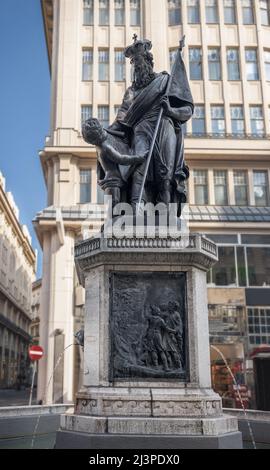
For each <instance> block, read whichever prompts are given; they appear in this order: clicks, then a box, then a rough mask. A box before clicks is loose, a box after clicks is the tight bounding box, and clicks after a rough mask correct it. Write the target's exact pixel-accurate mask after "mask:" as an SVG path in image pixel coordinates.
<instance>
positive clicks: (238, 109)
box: [231, 106, 245, 136]
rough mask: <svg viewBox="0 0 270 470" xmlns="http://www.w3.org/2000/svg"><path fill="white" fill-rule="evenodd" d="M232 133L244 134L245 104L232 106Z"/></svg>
mask: <svg viewBox="0 0 270 470" xmlns="http://www.w3.org/2000/svg"><path fill="white" fill-rule="evenodd" d="M231 122H232V134H233V135H236V136H237V135H244V133H245V121H244V111H243V106H231Z"/></svg>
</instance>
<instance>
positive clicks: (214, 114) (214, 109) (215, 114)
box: [211, 106, 225, 135]
mask: <svg viewBox="0 0 270 470" xmlns="http://www.w3.org/2000/svg"><path fill="white" fill-rule="evenodd" d="M211 118H212V132H213V134H216V135H218V134H221V135H224V133H225V118H224V106H211Z"/></svg>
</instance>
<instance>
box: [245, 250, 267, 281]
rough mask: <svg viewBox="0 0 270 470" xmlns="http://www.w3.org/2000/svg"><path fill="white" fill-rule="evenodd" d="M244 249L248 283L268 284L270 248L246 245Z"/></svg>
mask: <svg viewBox="0 0 270 470" xmlns="http://www.w3.org/2000/svg"><path fill="white" fill-rule="evenodd" d="M246 250H247V262H248V279H249V285H250V286H254V287H263V286H270V248H269V247H268V248H263V247H250V246H248V247H247V248H246Z"/></svg>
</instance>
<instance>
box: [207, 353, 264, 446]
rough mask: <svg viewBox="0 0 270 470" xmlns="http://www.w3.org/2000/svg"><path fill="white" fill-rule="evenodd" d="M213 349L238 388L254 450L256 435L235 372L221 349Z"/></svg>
mask: <svg viewBox="0 0 270 470" xmlns="http://www.w3.org/2000/svg"><path fill="white" fill-rule="evenodd" d="M211 348H212V349H213V350H214V351H216V352H217V353H218V354H219V355H220V356H221V358H222V360H223V362H224V364H225V366H226V367H227V369H228V371H229V374H230V376H231V378H232V380H233V383H234V385H235V387H236V391H237V395H238V398H239V400H240V403H241V406H242V409H243V412H244V416H245V420H246V422H247V425H248V429H249V433H250V437H251V441H252V445H253V447H254V449H256V448H257V447H256V442H255V439H254V434H253V431H252V427H251V424H250V420H249V419H248V415H247V410H246V407H245V405H244V402H243V399H242V396H241V393H240V389H239V384H238V383H237V380H236V378H235V376H234V375H233V372H232V369H231V368H230V366H229V364H228V361H227V359H226V357H225V356H224V354H223V353H222V352H221V351H220V349H218V348H217V347H216V346H213V345H211Z"/></svg>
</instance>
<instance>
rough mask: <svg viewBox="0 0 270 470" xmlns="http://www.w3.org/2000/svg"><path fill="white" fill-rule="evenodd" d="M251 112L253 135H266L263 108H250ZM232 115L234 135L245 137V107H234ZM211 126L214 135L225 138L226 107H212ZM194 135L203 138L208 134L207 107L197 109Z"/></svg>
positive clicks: (194, 119)
mask: <svg viewBox="0 0 270 470" xmlns="http://www.w3.org/2000/svg"><path fill="white" fill-rule="evenodd" d="M249 112H250V129H251V135H252V136H254V137H259V136H263V135H264V134H265V123H264V116H263V109H262V106H250V107H249ZM230 113H231V129H232V131H231V132H232V135H233V136H236V137H241V136H244V135H245V118H244V109H243V106H239V105H237V106H235V105H232V106H231V107H230ZM269 118H270V109H269ZM211 125H212V133H213V134H215V135H216V136H217V137H219V136H220V137H223V136H224V135H225V134H226V124H225V110H224V106H216V105H215V106H211ZM192 134H193V135H195V136H196V135H197V136H203V135H205V134H206V121H205V107H204V106H203V105H198V106H196V107H195V112H194V116H193V119H192Z"/></svg>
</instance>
